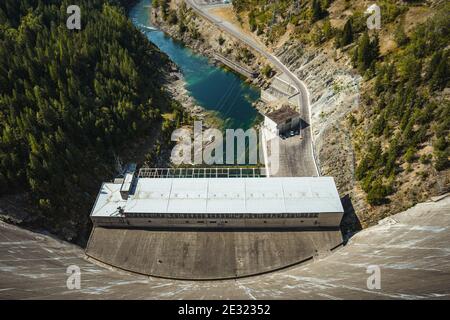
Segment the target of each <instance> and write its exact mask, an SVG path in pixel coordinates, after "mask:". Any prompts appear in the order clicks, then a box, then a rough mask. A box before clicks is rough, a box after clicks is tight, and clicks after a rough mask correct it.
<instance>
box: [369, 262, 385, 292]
mask: <svg viewBox="0 0 450 320" xmlns="http://www.w3.org/2000/svg"><path fill="white" fill-rule="evenodd" d="M366 273H369V274H370V276H369V277H368V278H367V282H366V284H367V289H369V290H380V289H381V269H380V267H379V266H377V265H370V266H368V267H367V270H366Z"/></svg>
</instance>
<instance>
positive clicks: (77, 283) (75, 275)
mask: <svg viewBox="0 0 450 320" xmlns="http://www.w3.org/2000/svg"><path fill="white" fill-rule="evenodd" d="M66 273H67V274H68V275H69V276H68V277H67V281H66V286H67V289H69V290H75V289H76V290H79V289H81V270H80V267H79V266H77V265H70V266H68V267H67V270H66Z"/></svg>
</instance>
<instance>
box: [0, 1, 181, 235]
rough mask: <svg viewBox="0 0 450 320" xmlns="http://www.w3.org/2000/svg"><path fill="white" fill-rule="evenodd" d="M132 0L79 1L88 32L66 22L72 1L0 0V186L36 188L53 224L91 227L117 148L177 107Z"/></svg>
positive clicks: (42, 211)
mask: <svg viewBox="0 0 450 320" xmlns="http://www.w3.org/2000/svg"><path fill="white" fill-rule="evenodd" d="M131 2H132V1H125V0H124V1H102V0H80V1H77V5H79V6H80V7H81V14H82V19H81V21H82V30H68V29H67V28H66V20H67V17H68V16H69V15H68V14H67V13H66V9H67V7H68V6H69V5H71V4H72V3H71V2H70V1H59V0H49V1H42V0H2V1H1V2H0V194H5V193H14V192H24V191H30V194H31V196H32V201H33V203H34V205H35V207H36V208H37V211H36V213H35V214H36V215H37V216H40V217H41V219H42V220H43V221H45V222H46V225H47V226H49V227H50V228H51V229H52V230H55V231H60V230H62V229H63V228H66V229H69V230H81V229H83V230H86V228H85V226H86V225H87V223H88V219H87V217H88V215H89V212H90V208H91V206H92V204H93V201H94V200H95V195H96V192H97V190H98V188H99V187H100V182H101V181H102V180H104V179H109V178H111V175H112V174H113V172H114V171H113V168H114V156H115V155H118V154H121V153H123V152H124V150H125V151H126V150H127V149H129V148H130V145H131V142H132V141H133V140H134V139H136V138H138V137H142V136H143V135H146V134H149V132H150V129H152V128H154V127H155V126H159V127H161V113H162V112H164V111H168V110H169V109H170V108H172V105H173V103H172V101H170V99H169V98H167V96H166V94H164V93H163V89H162V76H161V75H162V74H163V73H164V69H165V68H167V66H168V60H167V58H166V56H165V55H164V54H162V53H161V52H160V51H159V50H158V49H157V48H156V47H154V46H153V45H152V44H150V43H149V42H148V41H147V39H146V38H145V37H144V36H143V35H142V34H141V33H140V32H139V31H138V30H136V29H135V28H134V27H133V25H132V24H131V22H130V21H129V20H128V19H127V17H126V15H125V9H124V7H123V6H122V5H126V4H128V3H131ZM159 131H160V130H159Z"/></svg>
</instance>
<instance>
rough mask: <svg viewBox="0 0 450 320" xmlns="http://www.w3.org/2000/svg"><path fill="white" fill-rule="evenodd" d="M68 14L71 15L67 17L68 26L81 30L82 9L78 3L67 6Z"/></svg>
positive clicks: (71, 28) (68, 27)
mask: <svg viewBox="0 0 450 320" xmlns="http://www.w3.org/2000/svg"><path fill="white" fill-rule="evenodd" d="M66 12H67V14H70V16H69V17H68V18H67V21H66V26H67V29H69V30H74V29H76V30H81V9H80V7H79V6H77V5H70V6H68V7H67V11H66Z"/></svg>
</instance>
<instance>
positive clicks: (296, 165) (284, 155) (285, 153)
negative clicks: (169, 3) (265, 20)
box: [185, 0, 320, 176]
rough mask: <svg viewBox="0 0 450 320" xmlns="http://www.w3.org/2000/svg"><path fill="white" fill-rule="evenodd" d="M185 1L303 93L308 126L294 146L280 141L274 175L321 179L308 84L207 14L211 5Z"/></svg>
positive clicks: (302, 109) (301, 99) (233, 28)
mask: <svg viewBox="0 0 450 320" xmlns="http://www.w3.org/2000/svg"><path fill="white" fill-rule="evenodd" d="M185 1H186V4H187V6H188V7H190V8H191V9H192V10H194V11H195V12H196V13H197V14H199V15H200V16H201V17H203V18H204V19H206V20H208V21H209V22H211V23H212V24H214V25H216V26H217V27H218V28H220V29H221V30H223V31H225V32H227V33H228V34H230V35H232V36H233V37H235V38H236V39H238V40H240V41H241V42H243V43H245V44H246V45H247V46H249V47H250V48H252V49H253V50H255V51H256V52H258V53H259V54H260V55H262V56H263V57H265V58H266V59H267V60H268V61H269V62H270V63H271V64H272V65H273V66H275V67H276V68H277V69H278V70H279V71H281V72H282V73H284V74H285V75H286V76H288V78H289V79H290V80H291V83H292V85H293V86H295V88H296V89H297V91H298V92H300V94H299V95H297V96H295V98H296V99H298V105H299V106H300V114H301V117H302V119H304V120H306V119H307V122H308V126H306V127H305V128H304V129H303V133H302V139H301V140H296V141H299V143H295V142H294V143H293V142H292V141H289V139H287V140H286V141H284V140H281V139H280V141H279V142H280V153H281V154H280V164H279V170H278V172H277V173H276V174H275V176H319V175H320V173H319V170H318V166H317V161H316V157H315V154H314V145H313V143H314V141H313V135H312V128H311V105H310V103H309V92H308V89H307V88H306V85H305V83H304V82H303V81H301V80H300V79H299V78H298V77H297V76H296V75H295V74H294V73H293V72H291V71H290V70H289V68H288V67H286V66H285V65H284V64H283V63H282V62H281V61H280V59H278V58H277V57H276V56H274V55H272V54H271V53H269V51H268V50H267V48H265V47H264V46H263V45H262V44H260V43H259V42H257V41H256V40H255V39H253V38H251V37H250V36H248V35H246V34H244V33H242V32H241V31H240V30H239V29H238V28H237V27H236V26H234V25H233V24H231V23H229V22H227V21H223V20H221V19H219V18H217V17H216V16H214V15H212V14H211V13H210V12H208V10H206V8H208V7H209V8H210V7H211V6H202V5H200V4H198V3H197V2H196V1H195V0H185ZM287 159H291V160H287Z"/></svg>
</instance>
